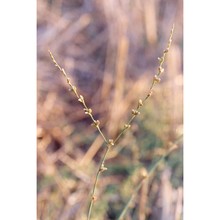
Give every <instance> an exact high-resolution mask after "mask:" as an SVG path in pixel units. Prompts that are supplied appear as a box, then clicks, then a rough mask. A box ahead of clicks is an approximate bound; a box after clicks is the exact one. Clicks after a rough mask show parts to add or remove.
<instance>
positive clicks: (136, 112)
mask: <svg viewBox="0 0 220 220" xmlns="http://www.w3.org/2000/svg"><path fill="white" fill-rule="evenodd" d="M173 32H174V24H173V27H172V29H171V32H170V37H169V41H168V44H167V48H166V49H165V50H164V51H163V55H162V56H161V57H159V58H158V60H159V67H158V71H157V74H156V75H155V76H154V77H153V80H152V83H151V86H150V89H149V91H148V93H147V96H146V97H145V98H144V100H143V101H142V100H141V99H139V101H138V105H137V107H136V109H132V116H131V118H130V119H129V121H128V123H127V124H125V125H124V128H123V129H122V130H121V132H120V133H119V134H118V136H117V137H116V138H115V140H114V144H116V142H117V141H118V140H119V139H120V137H121V136H122V135H123V134H124V133H125V131H126V130H127V129H128V128H130V127H131V123H132V121H133V120H134V119H135V117H136V116H137V115H139V114H140V112H139V109H140V108H141V107H142V106H143V103H144V102H146V101H147V99H148V98H149V97H150V96H151V95H152V93H153V88H154V86H155V85H156V84H157V83H159V82H160V80H161V79H160V78H159V76H160V75H161V74H162V73H163V72H164V68H163V63H164V61H165V58H166V55H167V53H168V52H169V50H170V46H171V42H172V37H173Z"/></svg>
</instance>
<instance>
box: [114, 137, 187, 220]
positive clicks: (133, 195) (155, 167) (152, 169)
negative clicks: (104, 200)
mask: <svg viewBox="0 0 220 220" xmlns="http://www.w3.org/2000/svg"><path fill="white" fill-rule="evenodd" d="M182 137H183V135H180V136H179V137H178V138H177V140H176V141H175V142H174V143H173V145H172V147H171V148H170V149H169V150H168V151H167V153H166V154H164V155H163V156H162V157H161V158H160V159H159V160H158V161H157V162H156V163H155V164H154V166H153V167H152V168H151V169H150V171H149V173H148V176H147V177H146V178H148V181H149V179H150V178H151V177H152V175H153V173H154V172H155V170H156V169H157V167H158V166H159V165H160V164H161V162H162V161H163V160H164V159H165V158H166V157H167V156H168V155H169V154H170V153H171V152H173V151H174V150H176V149H178V147H177V145H176V144H177V143H178V142H179V141H180V140H182ZM146 178H143V179H142V180H141V181H140V182H139V184H138V185H137V186H136V187H135V189H134V191H133V193H132V195H131V197H130V199H129V200H128V202H127V203H126V205H125V207H124V208H123V210H122V212H121V214H120V216H119V217H118V220H122V218H123V217H124V216H125V214H126V212H127V211H128V209H129V206H130V204H131V202H132V201H133V200H134V198H135V197H136V195H137V193H138V191H139V190H140V188H141V186H142V184H143V182H144V180H145V179H146Z"/></svg>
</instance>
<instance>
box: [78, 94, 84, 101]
mask: <svg viewBox="0 0 220 220" xmlns="http://www.w3.org/2000/svg"><path fill="white" fill-rule="evenodd" d="M78 101H79V102H82V103H83V102H84V98H83V96H82V95H80V96H79V99H78Z"/></svg>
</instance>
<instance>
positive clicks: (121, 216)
mask: <svg viewBox="0 0 220 220" xmlns="http://www.w3.org/2000/svg"><path fill="white" fill-rule="evenodd" d="M145 179H146V178H143V179H142V180H141V181H140V182H139V184H138V185H137V186H136V188H135V189H134V191H133V193H132V195H131V197H130V199H129V200H128V202H127V204H126V206H125V207H124V209H123V210H122V212H121V214H120V216H119V217H118V220H122V218H123V217H124V216H125V214H126V212H127V210H128V209H129V206H130V204H131V202H132V201H133V200H134V198H135V196H136V194H137V193H138V191H139V190H140V188H141V186H142V184H143V182H144V180H145Z"/></svg>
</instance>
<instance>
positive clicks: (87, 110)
mask: <svg viewBox="0 0 220 220" xmlns="http://www.w3.org/2000/svg"><path fill="white" fill-rule="evenodd" d="M84 111H85V114H86V115H90V114H92V109H91V108H88V109H87V108H84Z"/></svg>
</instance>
